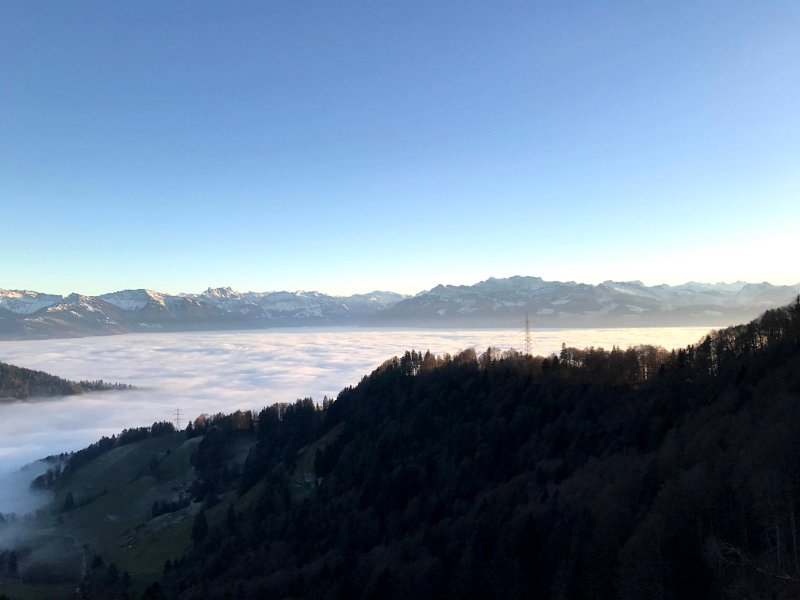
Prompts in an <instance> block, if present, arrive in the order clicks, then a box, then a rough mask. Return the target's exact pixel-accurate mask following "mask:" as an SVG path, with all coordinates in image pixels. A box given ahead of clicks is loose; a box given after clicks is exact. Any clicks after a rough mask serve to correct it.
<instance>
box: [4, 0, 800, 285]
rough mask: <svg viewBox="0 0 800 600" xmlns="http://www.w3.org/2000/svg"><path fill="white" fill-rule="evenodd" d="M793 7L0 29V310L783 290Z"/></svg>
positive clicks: (22, 22) (16, 20) (792, 145)
mask: <svg viewBox="0 0 800 600" xmlns="http://www.w3.org/2000/svg"><path fill="white" fill-rule="evenodd" d="M798 32H800V3H798V2H796V1H795V0H791V1H789V0H785V1H780V0H779V1H776V2H752V1H735V0H730V1H715V2H698V1H696V0H691V1H670V2H658V3H657V2H642V1H639V0H636V1H632V2H593V1H592V2H588V1H587V2H577V1H576V2H561V1H553V2H513V1H508V2H490V1H487V2H470V1H463V0H460V1H457V2H456V1H452V2H451V1H448V0H436V1H435V2H431V1H429V0H425V1H419V2H412V1H402V2H401V1H397V2H393V1H379V2H375V1H373V0H370V1H362V2H357V1H353V2H330V1H329V0H323V1H318V2H314V1H303V2H296V1H293V0H285V1H281V2H266V1H259V2H195V1H191V2H190V1H185V2H177V1H175V2H173V1H170V2H164V1H163V0H157V1H152V2H151V1H141V0H137V1H136V2H122V1H119V2H107V1H102V2H100V1H98V2H85V1H75V2H52V1H49V2H38V1H34V0H25V1H18V2H3V3H2V4H0V288H16V289H19V288H23V289H36V290H39V291H48V292H58V293H67V292H71V291H79V292H83V293H88V294H92V293H100V292H106V291H111V290H116V289H123V288H139V287H147V288H154V289H158V290H162V291H173V292H176V291H187V292H189V291H200V290H202V289H205V288H206V287H207V286H221V285H230V286H232V287H234V288H235V289H239V290H242V291H244V290H259V291H260V290H275V289H318V290H322V291H326V292H331V293H350V292H360V291H367V290H372V289H376V288H377V289H392V290H397V291H403V292H412V293H413V292H417V291H420V290H422V289H425V288H430V287H432V286H434V285H436V284H437V283H474V282H476V281H479V280H481V279H485V278H487V277H489V276H496V277H503V276H509V275H514V274H520V275H539V276H542V277H545V278H546V279H558V280H576V281H584V282H587V283H594V282H599V281H602V280H605V279H615V280H626V279H641V280H643V281H644V282H645V283H651V284H653V283H661V282H666V283H682V282H685V281H688V280H699V281H733V280H747V281H771V282H773V283H796V282H798V281H800V269H798V267H797V265H798V262H797V256H798V255H800V253H799V252H798V249H797V245H798V244H797V239H798V238H800V236H799V235H798V225H800V34H798Z"/></svg>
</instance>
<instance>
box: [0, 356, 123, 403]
mask: <svg viewBox="0 0 800 600" xmlns="http://www.w3.org/2000/svg"><path fill="white" fill-rule="evenodd" d="M130 387H131V386H129V385H124V384H119V383H105V382H104V381H68V380H66V379H62V378H61V377H56V376H55V375H50V374H49V373H45V372H44V371H33V370H31V369H24V368H21V367H15V366H14V365H8V364H5V363H0V401H2V400H7V399H9V398H11V399H15V400H22V399H24V398H28V397H31V396H68V395H71V394H83V393H85V392H93V391H98V390H109V389H129V388H130Z"/></svg>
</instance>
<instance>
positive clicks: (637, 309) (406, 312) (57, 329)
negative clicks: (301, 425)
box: [0, 277, 800, 339]
mask: <svg viewBox="0 0 800 600" xmlns="http://www.w3.org/2000/svg"><path fill="white" fill-rule="evenodd" d="M798 294H800V284H798V285H792V286H776V285H772V284H769V283H755V284H754V283H745V282H736V283H715V284H709V283H696V282H690V283H686V284H683V285H676V286H670V285H656V286H646V285H644V284H643V283H641V282H640V281H626V282H613V281H605V282H603V283H601V284H598V285H590V284H583V283H575V282H572V281H570V282H560V281H544V280H542V279H541V278H539V277H510V278H506V279H494V278H490V279H487V280H486V281H481V282H480V283H476V284H475V285H460V286H455V285H438V286H436V287H435V288H433V289H431V290H427V291H423V292H420V293H419V294H417V295H415V296H405V295H403V294H397V293H394V292H379V291H376V292H372V293H369V294H356V295H353V296H330V295H327V294H323V293H320V292H302V291H301V292H286V291H281V292H237V291H234V290H232V289H231V288H213V289H212V288H209V289H207V290H206V291H205V292H202V293H200V294H177V295H172V294H163V293H160V292H155V291H152V290H123V291H118V292H111V293H108V294H102V295H100V296H83V295H80V294H70V295H69V296H59V295H54V294H43V293H39V292H32V291H20V290H2V289H0V339H30V338H48V337H75V336H86V335H104V334H115V333H128V332H138V331H179V330H181V331H191V330H208V329H257V328H266V327H286V326H326V325H351V326H352V325H364V326H403V327H444V328H448V327H519V326H520V325H521V323H523V322H524V320H525V315H526V314H528V315H529V316H530V319H531V321H532V322H533V324H534V327H619V326H661V325H699V326H709V327H713V326H723V325H728V324H731V323H738V322H744V321H747V320H749V319H751V318H753V317H754V316H756V315H758V314H759V313H761V312H763V311H764V310H766V309H768V308H772V307H776V306H781V305H783V304H786V303H788V302H789V301H791V300H792V299H793V298H794V297H795V296H797V295H798Z"/></svg>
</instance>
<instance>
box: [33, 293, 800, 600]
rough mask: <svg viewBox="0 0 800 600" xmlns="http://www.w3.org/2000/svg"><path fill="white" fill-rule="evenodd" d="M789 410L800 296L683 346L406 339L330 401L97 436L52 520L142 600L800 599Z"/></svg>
mask: <svg viewBox="0 0 800 600" xmlns="http://www.w3.org/2000/svg"><path fill="white" fill-rule="evenodd" d="M798 406H800V299H798V301H797V302H795V303H794V304H792V305H790V306H788V307H785V308H781V309H775V310H770V311H767V312H766V313H764V315H762V317H760V318H759V319H757V320H755V321H753V322H751V323H748V324H746V325H740V326H736V327H730V328H726V329H724V330H721V331H718V332H713V333H711V334H710V335H709V336H708V337H706V338H705V339H703V340H701V341H700V342H699V343H698V344H696V345H694V346H690V347H688V348H686V349H683V350H680V351H675V352H666V351H664V350H663V349H659V348H653V347H648V346H642V347H637V348H630V349H627V350H621V349H617V348H613V349H612V350H610V351H606V350H602V349H596V348H590V349H576V348H567V347H565V348H563V349H562V351H561V353H560V354H559V355H558V356H555V355H553V356H550V357H528V356H521V355H518V354H516V353H514V352H506V353H498V352H495V351H492V350H491V349H490V350H487V351H486V352H485V353H483V354H481V355H476V353H475V352H473V351H465V352H463V353H461V354H459V355H457V356H454V357H447V356H445V357H434V356H431V355H430V354H427V353H426V354H420V353H417V352H409V353H406V354H405V355H404V356H403V357H400V358H395V359H392V360H390V361H387V362H386V363H385V364H384V365H382V366H381V367H380V368H379V369H377V370H376V371H375V372H374V373H372V375H370V376H369V377H366V378H364V380H362V381H361V382H360V383H359V384H358V385H357V386H356V387H353V388H347V389H345V390H343V391H342V392H341V394H340V395H339V397H338V398H337V399H336V400H335V401H333V402H331V401H327V400H326V401H325V402H324V403H323V405H322V406H317V405H315V404H314V403H313V402H312V401H311V400H308V399H306V400H301V401H298V402H296V403H295V404H291V405H275V406H271V407H269V408H266V409H264V410H263V411H261V413H260V414H259V415H257V416H256V415H252V414H250V413H236V414H234V415H228V416H224V415H217V416H215V417H206V418H202V419H198V420H196V421H195V422H194V423H193V424H192V425H191V427H190V428H189V429H187V431H186V432H185V433H184V434H182V435H180V434H170V435H168V436H166V437H165V438H164V439H165V440H167V439H169V440H171V441H170V442H169V444H171V445H169V444H168V446H165V447H164V448H161V449H160V450H157V451H152V452H151V450H149V449H148V450H146V451H143V452H139V453H138V455H139V456H140V458H139V459H136V461H134V462H133V463H132V465H133V466H131V463H128V462H127V461H128V460H129V459H128V458H127V457H132V456H134V452H138V450H136V449H137V448H141V447H142V446H138V445H137V444H144V443H153V442H152V441H139V442H135V443H134V444H132V445H130V448H131V449H130V450H128V451H126V452H121V450H124V448H121V449H119V448H118V449H113V450H111V451H109V452H107V453H101V454H100V455H99V456H97V457H93V456H88V455H87V456H86V458H87V460H86V461H81V460H79V461H78V462H80V463H81V464H80V465H78V466H77V467H76V468H65V469H64V473H65V474H63V475H59V476H57V477H55V478H54V483H53V489H54V490H57V494H58V497H57V501H56V503H55V504H54V506H53V509H52V511H53V512H52V513H51V515H50V516H49V517H48V516H43V517H42V518H45V519H47V518H49V519H51V521H50V522H51V523H52V527H54V529H53V530H52V532H51V533H53V534H54V535H56V534H58V535H66V533H65V532H66V531H67V529H64V528H63V527H62V524H60V523H58V519H59V518H60V519H61V520H62V521H63V523H69V522H71V523H72V524H73V527H72V528H71V529H69V535H70V536H72V537H73V538H74V539H75V540H77V541H80V542H81V543H84V542H83V540H86V539H92V540H93V542H92V546H91V547H92V552H94V553H96V554H97V555H98V559H97V561H94V560H93V561H92V562H98V561H99V562H98V565H99V566H97V568H94V569H87V571H86V576H85V578H84V582H83V585H82V590H83V591H82V593H83V597H87V598H112V597H120V596H121V595H122V594H123V591H124V589H125V586H124V585H123V584H122V582H121V579H120V577H119V572H121V571H123V569H124V571H128V572H129V573H130V574H131V575H132V580H133V582H134V583H133V585H132V586H129V587H128V588H127V589H128V593H129V595H134V596H139V595H141V597H145V598H181V599H190V598H198V599H199V598H230V597H232V598H273V597H274V598H290V597H291V598H301V597H303V598H304V597H311V598H353V597H364V598H382V599H383V598H388V599H391V598H408V597H418V598H454V599H455V598H459V599H460V598H476V599H477V598H543V599H544V598H548V599H549V598H554V599H555V598H558V599H563V598H598V599H605V598H609V599H611V598H620V599H640V598H663V599H676V600H677V599H683V598H742V599H744V598H763V597H767V598H770V597H772V598H795V597H798V596H800V548H798V545H797V543H796V539H797V537H798V525H797V518H796V515H797V514H798V510H799V509H800V495H799V494H798V493H797V490H798V489H800V468H799V467H800V442H799V441H798V440H800V411H798V409H797V407H798ZM165 443H166V442H165ZM187 444H193V446H187ZM189 447H191V448H192V450H191V451H189V450H187V448H189ZM167 450H170V451H171V452H169V453H168V452H167ZM115 452H116V453H117V454H114V453H115ZM148 452H150V453H151V458H150V461H149V463H148V467H147V469H146V468H145V466H144V463H143V460H144V456H146V454H147V453H148ZM187 454H188V455H189V457H190V459H189V460H190V461H191V464H192V467H193V468H189V467H188V465H187V464H186V458H185V457H186V456H187ZM171 456H175V457H176V458H169V457H171ZM179 456H183V457H184V458H182V459H178V458H177V457H179ZM131 460H132V459H131ZM169 460H176V461H178V462H176V463H175V464H174V468H173V467H170V469H169V470H168V471H167V472H166V473H165V474H164V475H163V476H161V475H158V473H159V470H158V469H159V467H160V465H162V464H164V465H166V464H172V463H168V462H167V461H169ZM98 461H99V462H98ZM181 461H183V462H181ZM181 464H182V465H183V467H180V465H181ZM137 465H138V466H137ZM148 469H149V470H148ZM182 469H186V470H185V471H183V470H182ZM190 480H191V483H189V481H190ZM87 481H90V482H91V486H92V488H91V489H92V490H94V492H96V493H97V495H96V496H93V495H92V492H91V491H90V492H81V491H80V490H82V489H83V487H85V486H86V485H87V483H86V482H87ZM106 481H108V482H109V483H108V484H107V483H106ZM159 481H163V482H166V485H167V486H168V488H169V489H171V490H172V492H173V494H175V495H174V496H171V497H170V498H164V501H165V502H166V501H168V502H166V504H159V503H158V502H157V501H158V498H159V496H158V494H156V493H154V492H153V490H156V489H160V488H159V487H158V486H159V485H161V483H159ZM81 482H83V483H81ZM106 485H107V486H108V493H109V494H113V493H116V491H114V490H120V489H122V488H124V487H125V486H133V487H130V488H128V491H126V492H124V494H125V496H124V497H125V498H126V500H125V501H122V499H121V497H117V498H116V499H114V500H113V502H112V501H111V500H103V498H105V497H106V496H105V488H101V486H106ZM136 486H141V487H136ZM101 489H102V491H100V490H101ZM70 492H71V493H72V501H71V502H70V501H68V500H67V498H68V495H69V494H70ZM184 494H190V495H191V498H192V503H191V504H188V505H185V506H183V505H181V504H180V502H179V501H180V499H181V498H184V497H185V496H184ZM121 502H122V505H124V509H119V508H115V509H113V510H112V508H111V506H112V504H113V506H120V505H121V504H120V503H121ZM147 504H152V507H151V514H150V516H149V517H148V516H147V515H146V511H145V508H146V505H147ZM68 505H69V508H68V509H67V506H68ZM93 506H94V507H95V508H92V507H93ZM79 510H81V511H88V512H87V513H85V515H86V516H85V517H81V518H80V519H78V518H77V515H79V514H80V513H78V512H74V515H75V516H74V517H73V516H72V514H73V511H79ZM120 510H122V511H123V512H126V515H125V519H127V521H125V520H122V518H121V517H120V520H121V521H124V522H125V523H126V524H127V525H126V526H127V527H128V530H127V531H112V529H113V528H114V527H117V526H118V524H119V523H118V522H116V521H115V520H114V519H113V518H111V517H114V516H115V515H118V514H121V513H119V511H120ZM162 510H164V511H166V512H165V513H163V514H174V515H175V516H174V517H171V518H170V519H167V520H164V519H163V518H162V513H161V511H162ZM181 511H183V512H181ZM89 515H91V516H89ZM103 515H110V517H108V518H106V517H105V516H103ZM101 516H102V518H101ZM137 523H138V524H137ZM95 528H106V529H107V530H108V531H111V533H109V534H106V533H103V534H98V533H92V531H94V530H95ZM108 528H111V529H108ZM104 530H105V529H104ZM156 531H157V532H160V533H158V536H167V538H168V539H173V540H174V543H172V542H171V543H169V544H168V543H167V542H165V541H164V539H167V538H163V539H162V538H161V537H158V536H156V535H155V534H154V532H156ZM138 532H140V533H138ZM151 533H152V535H151ZM90 534H91V535H93V536H94V537H91V535H90ZM120 536H129V537H125V538H124V540H123V538H121V537H120ZM172 536H175V537H172ZM129 540H132V541H133V542H134V543H133V544H131V542H130V541H129ZM165 548H166V549H169V550H168V551H167V550H165ZM134 549H135V550H134ZM167 555H169V556H171V558H169V560H166V559H165V562H164V564H163V568H162V570H161V573H160V574H156V573H154V572H153V570H152V569H153V567H152V565H154V564H155V562H156V561H157V560H159V559H161V558H164V557H165V556H167ZM140 557H147V558H146V559H145V558H140ZM140 561H141V562H140ZM110 562H113V563H114V568H113V569H111V567H110V566H109V563H110ZM100 565H102V566H100ZM145 565H147V566H146V567H145ZM112 571H113V572H112ZM114 572H117V576H116V577H115V576H114ZM150 576H152V577H150ZM148 577H150V579H149V581H150V582H151V583H150V584H149V585H148V586H147V587H146V588H145V582H146V580H147V579H148Z"/></svg>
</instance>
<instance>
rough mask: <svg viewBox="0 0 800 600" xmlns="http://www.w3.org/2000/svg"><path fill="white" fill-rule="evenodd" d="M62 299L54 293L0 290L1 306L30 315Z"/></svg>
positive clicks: (16, 312) (17, 313) (19, 313)
mask: <svg viewBox="0 0 800 600" xmlns="http://www.w3.org/2000/svg"><path fill="white" fill-rule="evenodd" d="M61 300H62V297H61V296H56V295H54V294H41V293H39V292H31V291H28V290H0V308H4V309H6V310H7V311H10V312H12V313H14V314H16V315H30V314H33V313H35V312H36V311H38V310H41V309H43V308H47V307H48V306H52V305H53V304H55V303H56V302H60V301H61Z"/></svg>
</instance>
